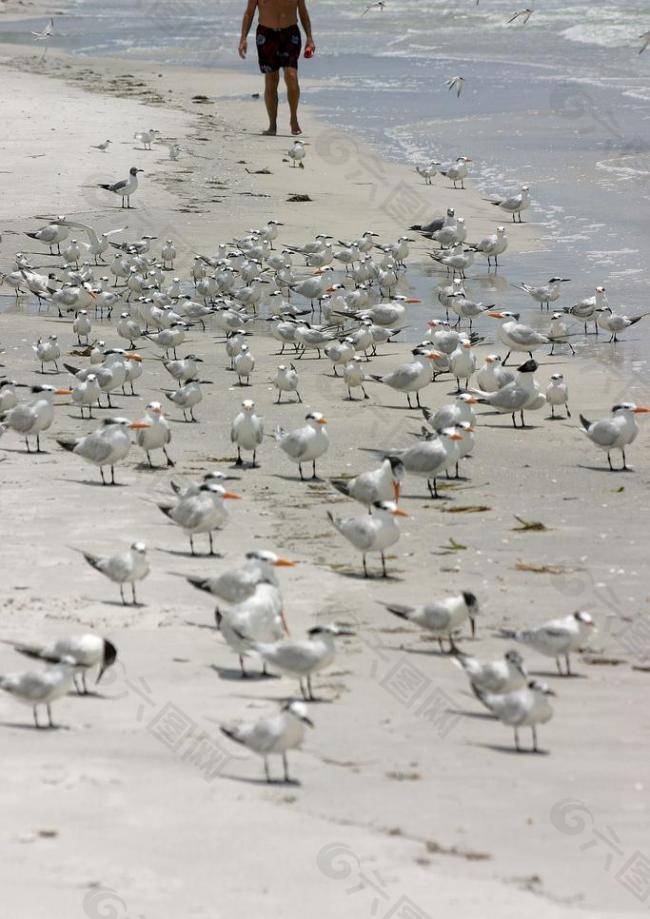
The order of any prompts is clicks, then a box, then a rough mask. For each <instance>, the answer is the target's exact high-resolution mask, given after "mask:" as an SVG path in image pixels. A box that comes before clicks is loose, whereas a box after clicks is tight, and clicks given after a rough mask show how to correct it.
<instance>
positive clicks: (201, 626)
mask: <svg viewBox="0 0 650 919" xmlns="http://www.w3.org/2000/svg"><path fill="white" fill-rule="evenodd" d="M184 624H185V625H189V626H190V627H191V628H194V629H207V630H208V631H209V632H216V631H217V627H216V626H215V625H214V624H213V625H210V624H208V623H206V622H190V621H189V619H186V620H185V623H184Z"/></svg>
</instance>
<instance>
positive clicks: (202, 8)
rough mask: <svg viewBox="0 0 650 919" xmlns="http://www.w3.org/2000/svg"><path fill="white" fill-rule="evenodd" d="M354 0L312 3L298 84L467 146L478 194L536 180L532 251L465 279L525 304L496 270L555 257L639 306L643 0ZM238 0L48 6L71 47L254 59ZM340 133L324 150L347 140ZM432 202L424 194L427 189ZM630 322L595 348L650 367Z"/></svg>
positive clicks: (379, 127)
mask: <svg viewBox="0 0 650 919" xmlns="http://www.w3.org/2000/svg"><path fill="white" fill-rule="evenodd" d="M366 5H367V4H366V3H365V2H363V0H354V2H352V3H351V2H350V0H318V2H317V3H314V4H312V6H313V9H312V11H311V14H312V21H313V27H314V35H315V39H316V43H317V53H316V55H315V57H314V58H313V59H311V60H310V61H303V62H302V63H301V68H302V71H303V73H305V74H306V75H309V76H310V77H313V78H314V79H315V80H316V82H315V83H314V84H312V85H310V87H309V88H308V89H307V90H306V91H305V93H304V100H305V101H306V102H309V103H310V104H311V105H313V106H314V107H315V108H316V109H317V110H319V111H320V112H321V113H322V114H323V115H324V116H325V117H326V118H327V120H328V121H329V122H330V123H334V124H336V125H338V126H340V127H341V128H344V129H346V130H348V131H350V132H352V134H353V135H356V136H358V137H360V138H362V139H363V140H364V141H369V142H370V143H371V144H372V145H374V146H375V147H376V148H377V149H378V151H379V152H380V153H381V154H382V155H383V156H384V157H388V158H390V159H393V160H397V161H400V162H408V163H413V164H415V163H423V162H427V161H428V160H430V159H436V160H445V159H449V158H452V157H455V156H457V155H458V154H461V153H463V154H466V155H469V156H471V157H472V159H473V167H472V170H473V171H472V177H473V178H474V179H475V181H477V182H478V184H479V187H480V189H481V190H482V191H484V192H485V193H486V194H490V193H493V192H502V191H504V190H511V189H515V188H517V187H518V186H519V185H520V184H521V183H522V182H527V183H528V184H530V186H531V190H532V197H533V203H534V206H533V208H532V209H531V211H530V212H529V213H530V216H529V219H530V220H532V221H534V222H535V223H538V224H539V225H540V227H541V235H542V242H543V248H542V251H537V252H534V253H530V254H525V253H524V254H521V255H519V256H517V262H516V267H514V266H513V265H512V260H511V263H510V265H508V262H507V260H506V258H505V257H504V259H503V262H504V271H503V272H502V275H501V277H500V278H498V279H493V278H488V277H487V275H486V272H485V271H484V269H483V262H482V260H479V267H478V270H475V271H474V272H473V274H475V275H476V276H477V277H476V279H475V281H474V286H472V284H470V287H472V289H475V288H476V287H478V288H479V290H478V293H479V294H480V298H481V299H483V300H484V301H485V300H488V302H492V301H493V300H497V301H498V303H499V305H502V306H504V307H506V308H513V307H517V308H518V309H519V308H522V307H523V309H524V310H525V311H526V318H527V319H528V320H530V321H533V322H537V321H539V319H538V316H537V315H536V314H535V310H536V307H535V305H534V304H532V301H531V305H530V307H529V302H528V300H527V298H525V297H523V299H522V295H521V294H520V293H519V292H518V291H516V290H514V288H512V286H511V285H510V284H509V283H508V282H516V281H522V280H525V281H528V282H534V283H543V282H544V281H546V280H547V279H548V278H549V277H550V276H551V275H554V274H558V275H562V276H565V277H569V278H571V279H572V283H571V284H570V285H567V292H566V296H565V297H563V299H562V301H561V302H562V303H570V302H573V301H575V300H577V299H579V298H581V297H583V296H585V295H588V294H591V293H592V292H593V288H594V287H595V286H596V285H598V284H603V285H605V286H606V287H607V291H608V296H609V301H610V304H611V305H612V306H613V307H614V308H615V309H616V310H619V311H621V312H627V313H629V314H630V315H636V314H637V313H639V312H644V311H645V310H647V309H648V301H649V297H648V285H649V282H650V270H649V265H650V105H649V103H650V49H649V50H648V51H647V52H646V53H645V54H639V53H638V52H639V49H640V47H641V42H640V41H639V39H638V36H639V35H640V33H642V32H645V31H646V30H649V29H650V7H648V4H647V2H643V3H642V2H640V0H619V2H609V3H608V2H599V0H573V2H570V0H569V2H562V0H544V3H543V9H539V10H536V11H535V12H534V14H533V15H532V17H531V18H530V20H529V22H528V23H527V24H526V25H523V24H521V23H518V22H516V23H513V24H510V25H508V24H507V22H506V20H507V19H508V18H509V17H510V16H511V15H512V13H513V10H514V9H516V8H518V7H519V6H520V4H518V3H517V2H513V0H479V2H478V3H476V2H475V0H456V2H454V3H449V2H442V0H386V5H385V8H384V9H383V10H378V9H375V8H373V9H370V10H369V11H368V12H367V13H366V14H364V12H363V11H364V10H365V8H366ZM243 6H244V4H243V3H242V2H234V0H210V2H208V0H139V2H135V3H134V2H126V0H113V2H112V3H111V4H110V7H109V6H108V5H106V4H105V3H101V2H99V0H81V2H79V4H78V5H77V6H76V7H75V8H73V10H72V11H71V12H70V13H69V14H68V15H66V16H65V17H64V18H62V19H61V20H59V22H60V31H61V32H62V33H63V32H64V33H65V34H62V35H61V36H59V37H58V38H57V39H56V40H55V44H56V45H58V46H60V47H63V48H66V49H68V50H71V51H73V52H75V53H77V54H88V55H102V54H111V55H121V56H125V57H127V58H128V57H130V56H131V57H137V58H141V57H147V58H151V59H155V60H158V61H161V62H167V63H174V64H183V65H189V66H196V67H208V68H209V67H215V66H216V67H229V68H230V67H232V68H242V69H243V68H245V69H246V70H247V71H248V72H251V71H253V72H254V71H255V68H256V62H255V60H254V57H255V55H254V49H253V54H252V56H250V57H249V60H248V61H247V62H246V63H242V62H241V61H239V59H238V58H237V56H236V45H237V41H238V35H239V29H240V22H241V15H242V12H243ZM33 27H34V26H33V23H32V22H28V21H25V22H18V23H0V41H9V42H10V41H25V40H26V36H27V34H28V32H29V30H30V29H31V28H33ZM457 74H460V75H462V76H463V77H464V78H465V85H464V90H463V93H462V94H461V96H460V98H457V97H456V95H455V94H454V93H450V92H448V90H447V87H446V86H445V81H446V80H447V79H448V78H450V77H452V76H455V75H457ZM261 114H262V113H261ZM350 149H351V148H349V149H348V152H347V153H346V150H345V146H344V145H343V149H341V150H336V151H334V152H333V155H341V156H346V155H348V156H352V153H351V152H350ZM434 181H436V182H437V181H440V179H436V180H434ZM429 191H430V190H427V194H428V193H429ZM423 194H424V186H423ZM431 202H432V210H435V190H434V191H433V192H432V194H431ZM406 206H407V204H406ZM458 210H459V212H460V213H462V192H459V202H458ZM497 219H498V218H497ZM497 219H495V223H496V222H497ZM513 232H516V229H514V230H513ZM515 271H516V275H515V274H514V272H515ZM411 274H413V278H414V283H415V286H416V289H417V290H418V291H419V292H420V293H422V294H423V296H428V298H429V299H430V291H431V286H432V282H433V284H434V285H435V284H436V283H437V282H438V277H437V276H436V275H435V273H434V272H432V270H431V268H428V269H427V268H426V267H425V266H423V267H422V268H421V270H420V271H418V272H415V273H411ZM529 310H530V311H529ZM528 311H529V312H528ZM537 312H538V311H537ZM624 337H625V338H626V342H627V343H626V344H625V346H621V347H619V349H618V350H616V351H615V350H614V349H607V348H606V347H604V343H602V342H599V343H598V346H597V348H595V346H594V345H591V344H590V349H591V350H592V351H593V352H594V354H595V356H596V357H597V358H599V359H602V360H604V361H612V362H614V363H615V364H617V365H619V366H621V367H626V368H628V370H629V368H632V369H633V371H634V374H635V375H636V376H637V378H638V379H645V380H648V381H650V361H648V356H649V355H648V346H649V344H650V319H649V320H648V324H647V325H646V323H643V322H642V323H640V324H639V325H637V326H635V327H634V328H633V329H632V330H631V332H629V333H627V335H626V336H624Z"/></svg>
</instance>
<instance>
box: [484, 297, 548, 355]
mask: <svg viewBox="0 0 650 919" xmlns="http://www.w3.org/2000/svg"><path fill="white" fill-rule="evenodd" d="M487 315H488V316H491V317H492V319H500V320H501V325H500V326H499V330H498V332H497V334H498V336H499V340H500V341H502V342H503V344H504V345H505V346H506V347H507V348H508V353H507V354H506V356H505V358H504V359H503V366H504V367H505V365H506V363H507V361H508V358H509V357H510V355H511V354H512V352H513V351H523V352H525V353H527V354H528V356H529V357H530V359H531V360H532V357H533V351H536V350H537V349H538V348H542V347H543V346H544V345H548V344H550V340H549V338H548V336H547V335H542V334H541V333H540V332H536V331H535V329H532V328H531V327H530V326H528V325H524V324H523V323H521V322H519V313H511V312H509V311H508V310H493V311H491V312H488V314H487Z"/></svg>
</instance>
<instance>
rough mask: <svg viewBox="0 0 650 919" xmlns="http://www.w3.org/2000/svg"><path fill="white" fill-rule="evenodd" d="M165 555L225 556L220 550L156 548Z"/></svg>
mask: <svg viewBox="0 0 650 919" xmlns="http://www.w3.org/2000/svg"><path fill="white" fill-rule="evenodd" d="M156 552H164V553H165V555H176V556H178V557H179V558H225V556H224V555H223V553H222V552H190V550H189V549H185V550H183V549H159V548H157V549H156Z"/></svg>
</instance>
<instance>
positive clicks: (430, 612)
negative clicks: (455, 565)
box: [381, 590, 480, 652]
mask: <svg viewBox="0 0 650 919" xmlns="http://www.w3.org/2000/svg"><path fill="white" fill-rule="evenodd" d="M381 605H382V606H385V607H386V609H387V610H388V612H389V613H392V614H393V615H394V616H399V618H400V619H405V620H406V621H407V622H410V623H412V624H413V625H417V626H419V627H420V628H421V629H425V630H426V631H427V632H430V633H431V635H432V637H433V638H437V639H438V644H439V645H440V650H441V651H443V650H444V647H443V643H442V640H443V638H446V639H447V640H448V642H449V650H450V652H451V651H454V650H455V649H456V643H455V641H454V636H455V635H456V634H457V633H458V632H459V631H460V629H461V627H462V626H463V625H465V623H466V622H469V625H470V629H471V632H472V638H473V637H474V636H475V635H476V617H477V616H478V615H479V612H480V610H479V604H478V600H477V598H476V595H475V594H473V593H471V591H469V590H464V591H463V592H462V593H460V594H456V595H454V596H452V597H446V598H445V599H444V600H431V601H429V602H427V603H422V604H420V605H418V606H404V605H403V604H401V603H383V602H382V604H381Z"/></svg>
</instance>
